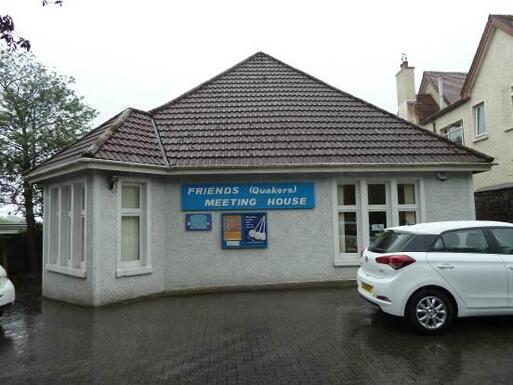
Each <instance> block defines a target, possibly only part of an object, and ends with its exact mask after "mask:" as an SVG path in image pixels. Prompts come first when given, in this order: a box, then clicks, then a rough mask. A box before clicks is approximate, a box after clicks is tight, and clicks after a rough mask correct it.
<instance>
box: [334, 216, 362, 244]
mask: <svg viewBox="0 0 513 385" xmlns="http://www.w3.org/2000/svg"><path fill="white" fill-rule="evenodd" d="M338 231H339V239H340V248H339V250H340V252H341V253H358V224H357V221H356V212H354V211H353V212H344V213H339V214H338Z"/></svg>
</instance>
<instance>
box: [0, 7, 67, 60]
mask: <svg viewBox="0 0 513 385" xmlns="http://www.w3.org/2000/svg"><path fill="white" fill-rule="evenodd" d="M42 3H43V7H45V6H47V5H49V4H55V5H59V6H61V7H62V5H63V4H64V1H63V0H55V1H50V0H43V2H42ZM0 41H3V42H4V43H5V44H6V45H7V48H8V49H9V50H13V51H14V50H16V49H18V47H20V48H23V49H25V50H27V51H30V41H28V40H27V39H25V38H23V37H21V36H18V34H17V33H16V30H15V29H14V21H13V19H12V17H11V16H9V15H0Z"/></svg>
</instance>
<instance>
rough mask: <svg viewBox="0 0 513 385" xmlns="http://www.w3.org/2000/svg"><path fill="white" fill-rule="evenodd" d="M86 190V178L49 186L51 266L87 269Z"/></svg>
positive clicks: (62, 268)
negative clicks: (84, 180)
mask: <svg viewBox="0 0 513 385" xmlns="http://www.w3.org/2000/svg"><path fill="white" fill-rule="evenodd" d="M85 194H86V193H85V183H84V182H83V181H76V182H72V183H70V184H61V185H57V186H51V187H50V189H49V197H48V198H49V203H48V213H49V219H48V223H47V225H48V262H47V268H48V270H53V271H57V272H62V273H66V272H70V270H81V271H84V272H85V254H86V253H85V242H86V237H85V223H86V207H85ZM72 275H73V274H72ZM79 275H80V276H85V275H82V274H79Z"/></svg>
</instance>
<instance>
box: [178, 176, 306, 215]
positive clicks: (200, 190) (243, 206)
mask: <svg viewBox="0 0 513 385" xmlns="http://www.w3.org/2000/svg"><path fill="white" fill-rule="evenodd" d="M314 206H315V194H314V184H313V183H312V182H307V183H222V184H182V210H183V211H202V210H208V211H212V210H268V209H313V208H314Z"/></svg>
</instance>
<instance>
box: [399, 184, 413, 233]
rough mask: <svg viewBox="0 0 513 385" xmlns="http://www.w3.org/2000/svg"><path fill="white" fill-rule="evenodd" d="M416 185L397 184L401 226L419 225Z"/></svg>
mask: <svg viewBox="0 0 513 385" xmlns="http://www.w3.org/2000/svg"><path fill="white" fill-rule="evenodd" d="M416 190H417V189H416V184H415V183H397V211H398V212H399V226H405V225H414V224H415V223H417V212H418V206H417V192H416Z"/></svg>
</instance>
